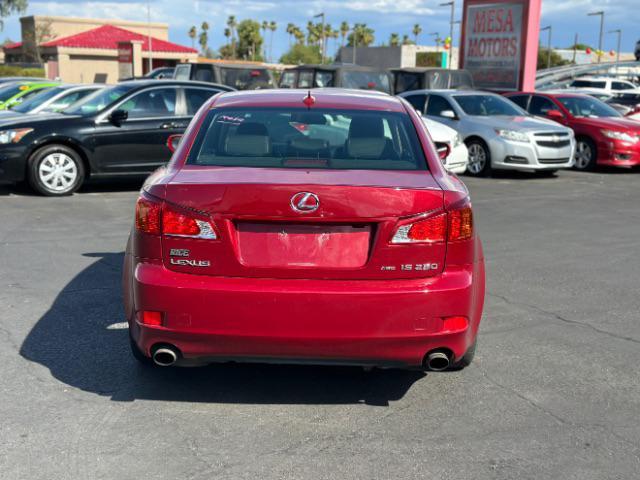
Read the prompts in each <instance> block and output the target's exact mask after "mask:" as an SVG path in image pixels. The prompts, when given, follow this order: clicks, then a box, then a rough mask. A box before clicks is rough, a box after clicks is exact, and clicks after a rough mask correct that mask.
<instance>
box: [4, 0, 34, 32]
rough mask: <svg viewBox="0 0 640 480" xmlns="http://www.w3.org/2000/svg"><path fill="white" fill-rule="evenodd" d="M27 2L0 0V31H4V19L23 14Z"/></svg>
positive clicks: (21, 0) (24, 0) (25, 0)
mask: <svg viewBox="0 0 640 480" xmlns="http://www.w3.org/2000/svg"><path fill="white" fill-rule="evenodd" d="M27 3H28V2H27V0H0V30H2V29H4V19H5V18H6V17H8V16H10V15H13V14H15V13H24V12H25V10H26V9H27Z"/></svg>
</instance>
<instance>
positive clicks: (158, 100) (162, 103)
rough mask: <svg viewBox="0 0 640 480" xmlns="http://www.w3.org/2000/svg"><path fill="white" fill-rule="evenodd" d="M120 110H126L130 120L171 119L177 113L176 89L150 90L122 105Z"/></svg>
mask: <svg viewBox="0 0 640 480" xmlns="http://www.w3.org/2000/svg"><path fill="white" fill-rule="evenodd" d="M118 109H119V110H126V111H127V112H128V113H129V118H153V117H170V116H173V115H175V113H176V89H175V88H150V89H149V90H145V91H143V92H140V93H138V94H136V95H134V96H133V97H131V98H130V99H129V100H127V101H125V102H124V103H122V104H121V105H120V106H119V107H118Z"/></svg>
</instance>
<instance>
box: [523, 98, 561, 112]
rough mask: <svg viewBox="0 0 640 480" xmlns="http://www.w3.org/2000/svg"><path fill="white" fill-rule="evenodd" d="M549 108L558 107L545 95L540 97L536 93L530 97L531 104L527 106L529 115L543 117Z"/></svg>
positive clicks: (554, 108) (555, 108) (556, 108)
mask: <svg viewBox="0 0 640 480" xmlns="http://www.w3.org/2000/svg"><path fill="white" fill-rule="evenodd" d="M549 110H558V107H556V105H555V104H554V103H553V102H552V101H551V100H549V99H548V98H545V97H540V96H538V95H534V97H533V98H532V99H531V105H530V106H529V113H530V114H531V115H540V116H542V117H544V116H545V115H546V114H547V113H549Z"/></svg>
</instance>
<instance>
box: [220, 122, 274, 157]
mask: <svg viewBox="0 0 640 480" xmlns="http://www.w3.org/2000/svg"><path fill="white" fill-rule="evenodd" d="M238 130H239V129H238ZM225 152H226V154H227V155H236V156H247V157H264V156H268V155H270V154H271V142H270V141H269V137H268V136H267V135H239V134H237V133H236V134H235V135H229V136H228V137H227V141H226V143H225Z"/></svg>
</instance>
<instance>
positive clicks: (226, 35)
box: [224, 27, 231, 45]
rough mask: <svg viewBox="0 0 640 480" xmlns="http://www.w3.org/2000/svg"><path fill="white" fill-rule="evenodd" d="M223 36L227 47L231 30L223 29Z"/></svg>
mask: <svg viewBox="0 0 640 480" xmlns="http://www.w3.org/2000/svg"><path fill="white" fill-rule="evenodd" d="M224 36H225V37H226V38H227V45H229V43H231V29H230V28H228V27H227V28H225V29H224Z"/></svg>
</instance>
